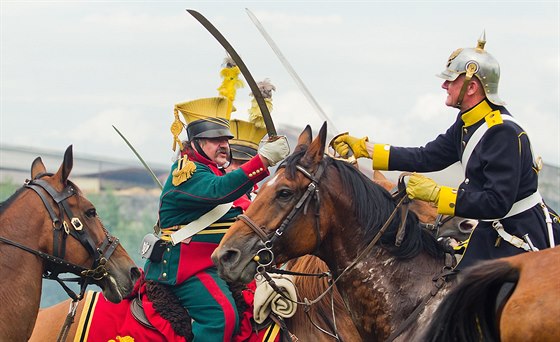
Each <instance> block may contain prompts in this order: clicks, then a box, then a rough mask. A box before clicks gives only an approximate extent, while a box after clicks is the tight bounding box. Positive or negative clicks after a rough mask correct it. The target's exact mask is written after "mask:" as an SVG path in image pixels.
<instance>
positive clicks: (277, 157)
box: [259, 136, 290, 166]
mask: <svg viewBox="0 0 560 342" xmlns="http://www.w3.org/2000/svg"><path fill="white" fill-rule="evenodd" d="M259 154H260V155H261V156H262V157H264V158H265V159H266V160H267V161H268V166H274V165H276V164H278V163H279V162H280V161H282V160H284V158H286V157H287V156H288V155H289V154H290V146H289V145H288V139H287V138H286V137H285V136H277V137H275V138H273V139H269V140H268V141H266V142H265V143H264V144H263V145H262V146H261V147H260V148H259Z"/></svg>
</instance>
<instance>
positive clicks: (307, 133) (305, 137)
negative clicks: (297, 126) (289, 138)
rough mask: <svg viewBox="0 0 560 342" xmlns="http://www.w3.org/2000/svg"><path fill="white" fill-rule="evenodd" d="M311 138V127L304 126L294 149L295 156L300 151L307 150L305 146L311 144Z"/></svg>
mask: <svg viewBox="0 0 560 342" xmlns="http://www.w3.org/2000/svg"><path fill="white" fill-rule="evenodd" d="M311 137H312V132H311V126H309V125H307V126H305V129H304V130H303V132H301V134H300V135H299V138H298V141H297V146H296V148H295V149H294V152H293V153H294V154H295V153H297V152H299V151H301V150H302V149H304V148H307V146H309V144H311V140H312V139H311Z"/></svg>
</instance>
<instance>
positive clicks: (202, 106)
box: [171, 97, 233, 150]
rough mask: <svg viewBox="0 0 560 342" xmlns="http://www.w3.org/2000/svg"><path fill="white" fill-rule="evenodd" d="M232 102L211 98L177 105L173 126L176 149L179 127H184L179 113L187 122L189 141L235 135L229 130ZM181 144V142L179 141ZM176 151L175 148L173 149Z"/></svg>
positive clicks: (223, 98) (221, 98)
mask: <svg viewBox="0 0 560 342" xmlns="http://www.w3.org/2000/svg"><path fill="white" fill-rule="evenodd" d="M229 108H231V101H230V100H228V99H227V98H225V97H209V98H202V99H197V100H193V101H188V102H182V103H178V104H176V105H175V111H174V115H175V121H174V122H173V124H172V125H171V132H172V133H173V138H174V147H175V144H176V143H177V141H178V140H179V138H178V135H179V133H180V130H179V131H178V133H177V134H176V132H177V129H176V128H177V127H179V126H181V125H184V124H182V122H181V120H180V119H179V112H180V113H181V114H183V118H184V119H185V121H186V122H187V136H188V138H189V140H192V139H195V138H218V137H229V138H232V137H233V134H231V131H230V130H229V118H230V115H231V112H229ZM179 142H180V141H179ZM173 150H175V148H174V149H173Z"/></svg>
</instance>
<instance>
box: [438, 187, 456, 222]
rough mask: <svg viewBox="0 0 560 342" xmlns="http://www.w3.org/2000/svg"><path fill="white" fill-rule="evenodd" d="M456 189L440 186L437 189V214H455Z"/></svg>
mask: <svg viewBox="0 0 560 342" xmlns="http://www.w3.org/2000/svg"><path fill="white" fill-rule="evenodd" d="M456 203H457V189H453V188H450V187H448V186H442V187H441V190H440V191H439V201H438V208H437V209H438V210H437V212H438V214H443V215H451V216H455V206H456Z"/></svg>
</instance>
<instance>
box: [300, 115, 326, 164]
mask: <svg viewBox="0 0 560 342" xmlns="http://www.w3.org/2000/svg"><path fill="white" fill-rule="evenodd" d="M326 141H327V122H326V121H325V122H324V123H323V126H321V130H319V134H318V135H317V136H316V137H315V139H313V141H312V142H311V144H310V145H309V148H308V149H307V152H306V153H305V155H304V156H303V158H301V163H302V164H303V165H304V166H306V167H311V166H313V165H315V164H318V163H319V162H321V160H323V156H324V155H325V144H326Z"/></svg>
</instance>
